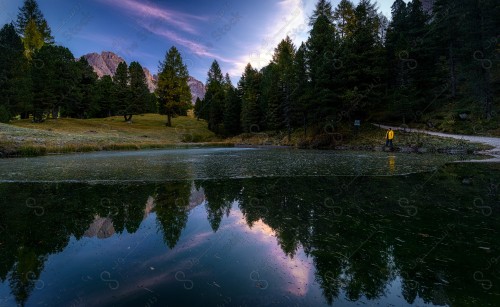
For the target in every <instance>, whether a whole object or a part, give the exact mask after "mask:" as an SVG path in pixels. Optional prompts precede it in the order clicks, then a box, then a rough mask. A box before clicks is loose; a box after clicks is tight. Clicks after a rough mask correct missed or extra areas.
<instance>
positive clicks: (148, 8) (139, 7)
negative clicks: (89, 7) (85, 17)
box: [101, 0, 208, 34]
mask: <svg viewBox="0 0 500 307" xmlns="http://www.w3.org/2000/svg"><path fill="white" fill-rule="evenodd" d="M101 1H103V2H105V3H107V4H109V5H112V6H115V7H119V8H122V9H124V10H126V11H128V12H130V13H132V14H134V15H138V16H142V17H144V18H157V19H159V20H162V21H165V22H167V23H169V24H171V25H173V26H176V27H178V28H179V29H180V30H182V31H185V32H188V33H191V34H198V32H197V30H196V29H195V28H194V26H193V25H192V23H191V22H190V21H191V20H199V21H206V20H208V18H207V17H203V16H196V15H190V14H185V13H181V12H176V11H173V10H168V9H164V8H160V7H158V6H155V5H152V4H149V3H139V2H136V1H133V0H101Z"/></svg>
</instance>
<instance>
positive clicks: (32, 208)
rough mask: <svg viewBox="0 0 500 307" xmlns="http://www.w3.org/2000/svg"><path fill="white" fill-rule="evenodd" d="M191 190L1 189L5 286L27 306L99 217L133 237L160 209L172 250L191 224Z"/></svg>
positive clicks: (184, 185)
mask: <svg viewBox="0 0 500 307" xmlns="http://www.w3.org/2000/svg"><path fill="white" fill-rule="evenodd" d="M191 185H192V183H191V182H189V181H185V182H175V183H169V184H161V185H160V184H159V185H116V186H108V185H84V184H54V185H51V184H0V232H1V236H0V281H1V282H5V281H6V280H8V282H9V285H10V288H11V290H12V294H13V295H14V297H15V299H16V301H17V303H18V304H19V305H24V303H25V302H26V300H27V299H28V297H29V296H30V294H31V292H32V291H33V290H34V289H35V288H40V287H42V286H43V281H41V280H39V278H40V274H41V272H42V271H43V269H44V264H45V262H46V260H47V259H48V257H49V256H50V255H51V254H55V253H59V252H61V251H62V250H63V249H64V248H65V247H66V246H67V245H68V243H69V242H70V239H71V237H72V236H74V237H75V238H76V239H81V238H82V237H83V236H85V235H86V234H87V235H88V233H89V232H88V229H89V226H90V225H92V224H93V223H94V221H95V220H96V219H97V218H106V219H107V220H110V221H112V226H113V229H114V231H115V232H116V233H123V232H125V231H126V232H128V233H134V232H136V231H137V230H138V228H139V226H140V224H141V222H142V221H143V219H144V217H145V214H146V213H147V212H148V211H151V210H155V211H156V214H157V220H158V226H159V228H160V230H161V231H162V233H163V234H164V239H165V243H166V245H168V246H169V247H171V248H172V247H173V246H175V244H176V243H177V241H178V240H179V237H180V234H181V231H182V229H183V228H184V227H185V225H186V222H187V214H188V207H187V206H188V205H189V196H190V193H191ZM151 202H153V203H154V204H152V203H151ZM152 207H155V208H154V209H153V208H152Z"/></svg>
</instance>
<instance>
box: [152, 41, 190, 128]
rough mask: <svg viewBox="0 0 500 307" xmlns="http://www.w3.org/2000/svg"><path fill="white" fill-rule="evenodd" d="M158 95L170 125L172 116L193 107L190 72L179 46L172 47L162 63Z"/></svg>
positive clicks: (169, 125)
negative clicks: (189, 82)
mask: <svg viewBox="0 0 500 307" xmlns="http://www.w3.org/2000/svg"><path fill="white" fill-rule="evenodd" d="M158 70H159V75H158V86H157V88H156V95H157V97H158V102H159V105H160V113H163V114H166V115H167V123H166V125H167V126H168V127H171V126H172V117H173V116H175V115H177V114H180V113H185V112H186V111H187V110H188V109H190V108H191V107H192V105H191V90H190V89H189V85H188V82H187V81H188V78H189V73H188V70H187V67H186V65H185V64H184V63H183V62H182V57H181V54H180V53H179V51H178V50H177V48H175V47H172V48H170V50H169V51H168V52H167V54H166V55H165V60H164V61H163V62H161V63H160V66H159V69H158Z"/></svg>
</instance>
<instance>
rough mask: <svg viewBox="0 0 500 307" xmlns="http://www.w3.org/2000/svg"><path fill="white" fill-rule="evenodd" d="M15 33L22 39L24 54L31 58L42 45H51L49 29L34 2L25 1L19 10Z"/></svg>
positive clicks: (33, 0)
mask: <svg viewBox="0 0 500 307" xmlns="http://www.w3.org/2000/svg"><path fill="white" fill-rule="evenodd" d="M16 31H17V33H18V34H19V35H21V37H22V38H23V42H24V47H25V54H26V56H27V57H28V58H31V56H32V55H33V53H34V52H35V51H37V50H39V49H40V48H42V46H43V45H44V44H53V43H54V38H53V37H52V34H51V30H50V27H49V25H48V23H47V20H46V19H45V17H44V16H43V14H42V11H41V10H40V8H39V7H38V3H37V2H36V1H35V0H25V1H24V3H23V6H22V7H20V8H19V13H18V15H17V22H16Z"/></svg>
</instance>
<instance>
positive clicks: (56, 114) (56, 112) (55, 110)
mask: <svg viewBox="0 0 500 307" xmlns="http://www.w3.org/2000/svg"><path fill="white" fill-rule="evenodd" d="M58 117H59V108H56V107H54V108H53V109H52V118H53V119H57V118H58Z"/></svg>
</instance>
